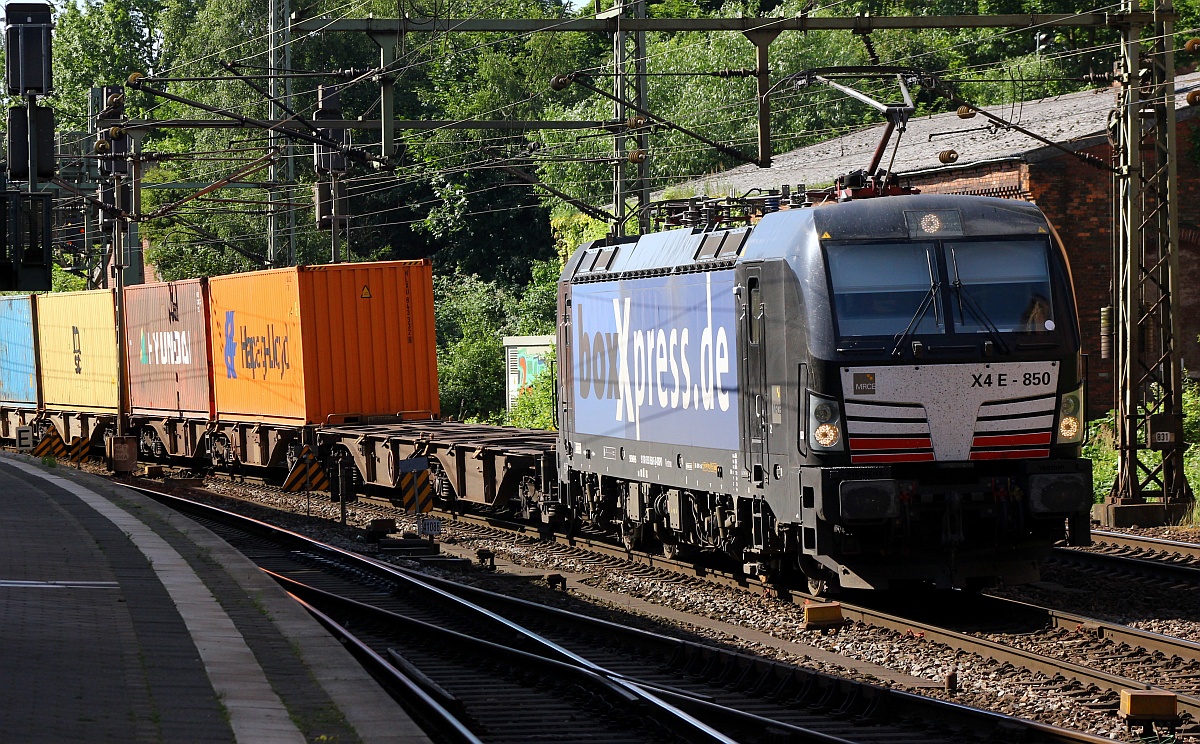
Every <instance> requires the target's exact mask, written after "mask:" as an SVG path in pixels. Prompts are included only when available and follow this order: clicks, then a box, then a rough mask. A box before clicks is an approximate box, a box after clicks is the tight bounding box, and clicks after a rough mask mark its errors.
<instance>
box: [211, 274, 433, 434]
mask: <svg viewBox="0 0 1200 744" xmlns="http://www.w3.org/2000/svg"><path fill="white" fill-rule="evenodd" d="M208 286H209V298H210V300H209V301H210V313H211V315H210V322H211V338H212V365H213V393H214V397H215V399H216V410H217V418H218V419H222V420H227V421H263V422H267V423H275V424H297V425H298V424H305V423H312V424H323V423H340V422H343V421H346V420H353V418H354V417H356V416H372V415H392V414H400V415H404V416H405V417H410V418H417V417H428V416H434V415H437V414H438V385H437V352H436V342H435V337H434V324H433V271H432V268H431V266H430V262H429V261H428V260H422V261H386V262H377V263H345V264H331V265H326V266H299V267H292V268H287V269H275V270H272V271H257V272H252V273H246V274H233V275H231V276H220V277H213V278H211V279H209V284H208Z"/></svg>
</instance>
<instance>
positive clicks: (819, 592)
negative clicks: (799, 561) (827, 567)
mask: <svg viewBox="0 0 1200 744" xmlns="http://www.w3.org/2000/svg"><path fill="white" fill-rule="evenodd" d="M808 593H809V594H811V595H813V596H815V597H824V596H825V595H826V594H829V579H827V578H821V579H816V578H813V577H812V576H809V577H808Z"/></svg>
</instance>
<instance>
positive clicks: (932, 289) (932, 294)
mask: <svg viewBox="0 0 1200 744" xmlns="http://www.w3.org/2000/svg"><path fill="white" fill-rule="evenodd" d="M941 286H942V283H941V282H934V283H933V284H930V285H929V291H928V292H926V293H925V296H924V297H923V298H921V304H920V305H919V306H918V307H917V312H915V313H913V316H912V319H911V320H909V321H908V325H907V326H905V327H904V330H903V331H902V332H901V333H900V335H899V336H897V337H896V345H895V346H893V347H892V356H894V357H898V356H900V347H901V346H903V345H904V341H905V339H907V338H908V337H909V336H911V335H912V334H913V333H915V332H916V329H917V326H919V325H920V324H921V320H922V319H923V318H924V317H925V313H927V312H929V308H930V306H932V305H933V301H934V300H935V299H937V293H938V290H939V289H940V288H941Z"/></svg>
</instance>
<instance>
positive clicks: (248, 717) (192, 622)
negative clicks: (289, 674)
mask: <svg viewBox="0 0 1200 744" xmlns="http://www.w3.org/2000/svg"><path fill="white" fill-rule="evenodd" d="M4 462H5V463H6V464H8V465H11V466H12V467H14V468H18V469H20V470H23V471H25V472H26V473H29V474H30V475H33V476H35V477H38V478H41V479H43V480H45V481H49V482H50V483H52V484H54V485H55V486H58V487H59V488H61V489H63V490H65V491H67V492H69V493H71V494H73V495H75V496H78V497H79V498H80V499H81V500H82V501H83V502H84V503H85V504H87V505H88V506H90V507H92V508H93V509H95V510H96V511H97V512H99V513H100V514H101V515H103V516H104V517H106V518H107V519H108V520H109V521H111V522H112V523H113V524H115V525H116V526H117V528H118V529H120V530H121V531H122V532H124V533H125V534H126V535H128V536H129V539H130V540H132V541H133V544H134V545H136V546H137V547H138V550H140V551H142V554H143V555H145V556H146V558H147V559H149V561H150V564H151V565H152V566H153V567H154V571H155V573H157V574H158V577H159V580H160V581H162V583H163V586H165V587H166V589H167V593H168V594H170V596H171V600H172V601H173V602H175V606H176V607H177V608H178V609H179V614H180V615H181V616H182V617H183V621H184V623H185V624H186V625H187V629H188V632H189V633H191V636H192V640H193V641H194V642H195V644H196V649H197V650H198V651H199V652H200V659H201V660H202V661H203V662H204V668H205V670H206V671H207V672H208V679H209V681H210V682H212V686H213V690H215V691H216V693H217V697H218V698H219V699H220V701H221V704H222V705H224V706H225V709H226V710H227V711H228V712H229V723H230V726H231V727H232V728H233V734H234V736H235V737H236V738H237V740H238V741H239V742H243V743H244V744H305V739H304V735H303V734H301V733H300V730H299V729H297V728H296V724H295V723H293V722H292V720H291V718H289V717H288V712H287V709H286V708H285V707H284V705H283V702H282V701H281V700H280V699H279V696H278V695H276V694H275V691H274V690H273V689H271V684H270V683H269V682H268V681H267V677H266V675H265V674H264V673H263V670H262V667H261V666H259V664H258V660H257V659H255V658H254V652H252V651H251V650H250V647H249V646H247V645H246V640H245V639H244V638H242V634H241V633H239V632H238V630H237V627H236V626H235V625H234V624H233V620H231V619H230V618H229V615H227V614H226V613H225V610H224V609H222V607H221V605H220V603H218V602H217V600H216V598H215V597H213V595H212V592H210V591H209V590H208V587H207V586H205V585H204V582H203V581H201V580H200V577H199V576H197V575H196V572H195V571H193V570H192V568H191V566H189V565H188V564H187V561H185V560H184V559H183V556H181V555H179V553H178V552H177V551H176V550H175V549H174V548H172V547H171V546H170V545H169V544H167V542H166V541H165V540H163V539H162V538H161V537H159V536H158V535H157V534H156V533H155V532H154V530H152V529H150V527H148V526H147V525H146V524H144V523H143V522H141V521H140V520H138V519H137V518H136V517H134V516H133V515H132V514H130V513H128V512H126V511H125V510H124V509H121V508H120V507H118V506H117V505H116V504H114V503H112V502H111V501H109V500H108V499H107V498H105V497H103V496H101V495H100V494H98V493H96V492H95V491H92V490H90V489H88V488H84V487H83V486H80V485H78V484H76V483H72V482H71V481H69V480H67V479H66V478H61V477H59V476H57V475H51V474H49V473H47V472H45V471H44V470H41V469H40V468H36V467H32V466H30V465H26V464H24V463H21V462H16V461H14V460H8V459H6V460H5V461H4Z"/></svg>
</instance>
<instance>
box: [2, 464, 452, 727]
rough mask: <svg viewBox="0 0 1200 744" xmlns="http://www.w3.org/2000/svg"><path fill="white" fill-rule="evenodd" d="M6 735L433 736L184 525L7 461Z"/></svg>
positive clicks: (280, 600)
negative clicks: (428, 734)
mask: <svg viewBox="0 0 1200 744" xmlns="http://www.w3.org/2000/svg"><path fill="white" fill-rule="evenodd" d="M0 669H2V670H3V673H2V674H0V700H3V704H2V705H0V740H3V741H4V742H6V743H9V744H12V743H21V742H55V743H58V742H110V741H111V742H123V743H132V742H187V743H188V744H205V743H207V742H238V743H239V744H250V743H253V744H264V743H268V742H269V743H272V744H274V743H275V742H279V743H281V744H282V743H284V742H286V743H288V744H291V743H301V742H318V741H319V742H338V743H339V744H341V743H350V742H361V744H375V743H376V742H406V743H408V742H417V743H420V742H428V741H429V739H428V737H427V736H425V734H424V733H422V732H421V730H420V729H419V728H418V727H417V726H416V724H415V723H413V721H412V720H411V719H410V718H409V717H408V715H407V714H406V713H405V712H404V711H403V709H401V708H400V706H399V705H397V704H396V702H395V701H394V700H392V699H391V698H390V697H389V696H388V695H387V694H386V693H385V692H384V691H383V690H382V689H381V688H380V687H379V686H378V684H376V683H375V681H374V680H373V679H372V678H371V677H370V675H369V674H367V672H366V671H364V670H363V669H362V668H361V667H360V666H359V665H358V664H357V662H356V661H355V660H354V659H353V658H352V657H351V656H350V654H349V653H348V652H347V651H346V650H345V649H344V648H342V646H341V644H340V643H338V642H337V641H336V640H335V639H334V638H333V637H331V636H330V635H329V634H328V633H327V632H326V631H325V630H324V629H323V628H322V627H321V626H320V625H318V624H317V622H316V621H315V620H313V619H312V618H311V617H310V616H309V615H308V613H307V612H305V611H304V609H303V608H301V607H300V606H299V605H298V604H297V603H296V602H295V601H293V600H292V599H291V598H290V597H288V595H287V594H286V593H285V592H284V591H283V590H282V589H281V588H280V587H279V586H278V585H276V584H275V583H274V582H273V581H272V580H271V579H269V578H268V577H266V576H265V575H264V574H262V573H261V572H260V571H259V570H258V569H257V568H256V567H255V566H254V565H253V564H252V563H250V561H249V560H247V559H246V558H245V557H243V556H242V555H241V554H240V553H237V552H236V551H235V550H233V549H232V548H231V547H229V546H228V545H227V544H226V543H224V542H223V541H222V540H220V539H219V538H217V537H216V536H215V535H213V534H212V533H211V532H209V531H208V530H207V529H205V528H204V527H202V526H200V525H198V524H197V523H195V522H193V521H191V520H190V519H188V518H187V517H184V516H181V515H179V514H176V513H174V512H172V511H170V510H169V509H167V508H166V507H164V506H162V505H160V504H158V503H156V502H154V501H153V500H151V499H149V498H147V497H145V496H142V495H141V494H138V493H136V492H134V491H131V490H128V489H125V488H122V487H120V486H118V485H115V484H113V483H110V482H108V481H106V480H104V479H102V478H99V477H96V476H92V475H88V474H85V473H81V472H78V471H76V470H74V469H72V468H68V467H63V466H61V465H60V466H58V467H47V466H46V465H44V464H43V463H42V462H41V461H39V460H35V459H32V458H28V457H23V456H20V455H11V454H0Z"/></svg>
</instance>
